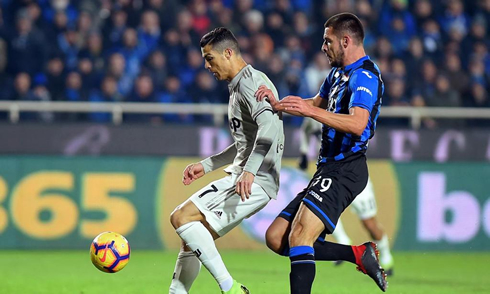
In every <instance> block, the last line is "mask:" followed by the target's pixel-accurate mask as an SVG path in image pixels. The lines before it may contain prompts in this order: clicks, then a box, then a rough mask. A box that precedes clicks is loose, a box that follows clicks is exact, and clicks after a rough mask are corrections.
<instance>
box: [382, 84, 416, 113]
mask: <svg viewBox="0 0 490 294" xmlns="http://www.w3.org/2000/svg"><path fill="white" fill-rule="evenodd" d="M383 105H386V106H410V100H409V98H408V97H407V95H406V91H405V81H404V80H403V79H401V78H393V79H391V80H390V81H389V82H388V83H387V85H386V95H385V97H384V99H383Z"/></svg>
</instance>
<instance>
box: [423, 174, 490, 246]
mask: <svg viewBox="0 0 490 294" xmlns="http://www.w3.org/2000/svg"><path fill="white" fill-rule="evenodd" d="M469 179H470V177H468V176H463V175H462V176H461V177H460V178H459V179H458V180H460V181H464V180H469ZM446 185H447V182H446V175H445V174H444V173H442V172H422V173H420V174H419V176H418V208H419V209H418V210H419V211H418V217H417V218H418V220H417V222H418V224H417V238H418V240H419V241H422V242H429V243H430V242H440V241H446V242H448V243H464V242H468V241H471V240H472V239H473V238H475V237H476V236H477V235H478V233H479V232H480V229H481V228H482V229H483V231H484V232H485V234H486V235H487V236H490V199H487V200H486V201H485V202H484V203H482V204H480V202H479V201H478V198H477V197H476V196H475V195H473V194H471V193H470V192H468V191H464V190H456V191H447V186H446ZM448 216H451V217H448Z"/></svg>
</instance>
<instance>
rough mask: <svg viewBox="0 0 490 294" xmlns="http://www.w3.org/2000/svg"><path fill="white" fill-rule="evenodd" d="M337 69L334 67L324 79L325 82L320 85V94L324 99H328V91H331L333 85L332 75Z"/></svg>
mask: <svg viewBox="0 0 490 294" xmlns="http://www.w3.org/2000/svg"><path fill="white" fill-rule="evenodd" d="M335 71H336V69H332V70H331V71H330V73H329V74H328V75H327V77H326V78H325V80H324V81H323V84H322V85H321V86H320V91H319V92H318V95H319V96H320V97H322V98H323V99H328V93H329V92H330V88H331V87H332V77H333V75H334V74H335Z"/></svg>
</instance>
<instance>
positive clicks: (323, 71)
mask: <svg viewBox="0 0 490 294" xmlns="http://www.w3.org/2000/svg"><path fill="white" fill-rule="evenodd" d="M329 72H330V65H329V63H328V59H327V57H326V56H325V53H323V52H318V53H316V54H315V57H314V59H313V61H312V62H311V63H310V65H308V67H307V68H306V70H305V78H306V84H307V85H308V92H309V95H308V97H313V96H314V95H316V94H317V93H318V91H319V90H320V86H321V85H322V84H323V82H324V81H325V78H326V77H327V76H328V73H329Z"/></svg>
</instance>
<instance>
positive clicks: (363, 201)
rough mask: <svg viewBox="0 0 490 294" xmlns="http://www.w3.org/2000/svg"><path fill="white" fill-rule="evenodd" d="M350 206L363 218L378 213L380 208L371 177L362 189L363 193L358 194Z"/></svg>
mask: <svg viewBox="0 0 490 294" xmlns="http://www.w3.org/2000/svg"><path fill="white" fill-rule="evenodd" d="M350 207H351V208H352V210H353V211H354V213H355V214H357V216H358V217H359V218H360V219H361V220H365V219H368V218H372V217H373V216H375V215H376V213H377V212H378V208H377V206H376V198H375V197H374V190H373V184H372V183H371V179H368V182H367V185H366V188H364V190H362V192H361V194H359V195H357V197H356V198H355V199H354V201H352V203H351V204H350Z"/></svg>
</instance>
